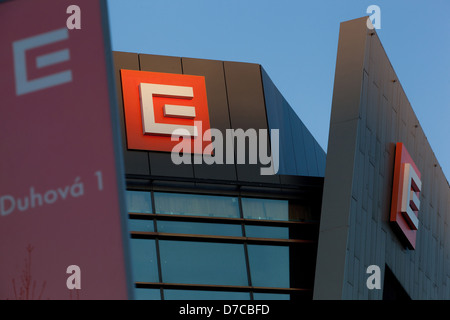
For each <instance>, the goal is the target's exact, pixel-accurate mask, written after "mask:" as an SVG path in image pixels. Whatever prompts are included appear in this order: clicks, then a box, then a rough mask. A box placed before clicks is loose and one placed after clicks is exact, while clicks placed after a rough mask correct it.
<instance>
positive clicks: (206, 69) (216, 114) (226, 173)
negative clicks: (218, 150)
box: [182, 58, 236, 180]
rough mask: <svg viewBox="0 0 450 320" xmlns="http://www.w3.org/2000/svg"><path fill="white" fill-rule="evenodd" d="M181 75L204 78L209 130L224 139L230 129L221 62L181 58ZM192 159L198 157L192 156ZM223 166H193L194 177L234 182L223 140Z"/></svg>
mask: <svg viewBox="0 0 450 320" xmlns="http://www.w3.org/2000/svg"><path fill="white" fill-rule="evenodd" d="M182 66H183V73H184V74H189V75H199V76H204V77H205V83H206V94H207V98H208V109H209V118H210V125H211V128H215V129H219V130H220V131H221V132H222V136H223V137H225V133H226V129H230V128H231V125H230V115H229V112H228V99H227V89H226V85H225V75H224V70H223V62H222V61H215V60H203V59H192V58H182ZM194 157H199V156H198V155H194ZM223 157H224V164H212V165H208V164H205V163H203V164H194V176H195V178H198V179H218V180H236V168H235V165H234V164H226V163H225V159H226V148H225V140H224V141H223Z"/></svg>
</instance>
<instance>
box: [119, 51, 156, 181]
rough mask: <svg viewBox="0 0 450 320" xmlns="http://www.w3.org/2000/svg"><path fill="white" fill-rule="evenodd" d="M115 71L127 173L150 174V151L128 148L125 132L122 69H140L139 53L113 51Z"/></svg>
mask: <svg viewBox="0 0 450 320" xmlns="http://www.w3.org/2000/svg"><path fill="white" fill-rule="evenodd" d="M113 59H114V72H115V78H116V84H117V90H116V91H117V101H118V106H119V117H120V118H119V120H120V124H121V132H122V143H123V150H124V152H123V155H124V164H125V174H137V175H149V174H150V166H149V162H148V152H146V151H136V150H128V149H127V145H126V144H127V137H126V133H125V118H124V109H123V97H122V83H121V76H120V69H128V70H139V58H138V55H137V53H130V52H118V51H115V52H113Z"/></svg>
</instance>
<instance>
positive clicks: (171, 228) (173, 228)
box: [158, 221, 242, 237]
mask: <svg viewBox="0 0 450 320" xmlns="http://www.w3.org/2000/svg"><path fill="white" fill-rule="evenodd" d="M158 232H167V233H183V234H201V235H213V236H230V237H242V227H241V225H237V224H221V223H203V222H180V221H158Z"/></svg>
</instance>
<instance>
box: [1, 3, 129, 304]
mask: <svg viewBox="0 0 450 320" xmlns="http://www.w3.org/2000/svg"><path fill="white" fill-rule="evenodd" d="M73 3H74V2H73V1H65V0H39V1H38V0H13V1H6V2H4V3H0V32H1V36H0V70H1V72H0V152H1V160H0V299H128V298H131V296H130V295H131V292H132V290H131V288H130V284H131V283H132V281H130V276H129V274H130V272H129V268H128V266H127V264H128V261H129V259H128V252H127V250H128V249H127V248H128V244H127V237H126V236H125V235H126V233H125V232H124V230H123V229H124V228H125V225H126V216H125V213H124V212H125V211H124V210H123V209H124V191H123V190H124V180H123V179H124V178H123V177H124V175H123V167H122V160H121V149H120V141H119V139H120V138H119V137H120V136H119V134H118V132H117V130H118V125H117V124H116V122H117V115H116V113H117V106H116V101H115V93H114V84H113V83H114V79H113V77H114V76H113V73H112V69H111V68H112V60H111V54H110V44H109V36H108V27H107V26H108V20H107V17H106V4H105V2H104V1H93V0H77V1H75V3H76V5H73Z"/></svg>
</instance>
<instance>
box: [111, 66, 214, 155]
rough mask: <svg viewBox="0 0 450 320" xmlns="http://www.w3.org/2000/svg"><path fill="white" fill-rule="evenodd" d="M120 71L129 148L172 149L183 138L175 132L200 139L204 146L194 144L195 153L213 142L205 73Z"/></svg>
mask: <svg viewBox="0 0 450 320" xmlns="http://www.w3.org/2000/svg"><path fill="white" fill-rule="evenodd" d="M120 71H121V76H122V91H123V103H124V112H125V125H126V132H127V145H128V149H137V150H149V151H150V150H152V151H167V152H171V151H172V149H173V147H174V146H175V145H177V144H178V141H179V139H177V138H176V137H173V136H178V138H180V136H183V138H184V139H189V138H190V139H191V141H192V144H193V145H194V142H195V141H196V140H198V142H197V143H201V144H202V147H201V148H191V150H193V152H194V153H195V152H201V150H204V149H205V148H204V147H205V146H206V145H207V144H210V142H211V137H210V134H209V129H210V123H209V112H208V102H207V98H206V86H205V78H204V77H202V76H192V75H184V74H171V73H160V72H148V71H136V70H124V69H122V70H120ZM198 124H200V125H198ZM177 129H182V130H177ZM175 130H177V131H176V132H178V134H173V133H174V131H175ZM205 131H207V132H206V133H205ZM179 132H182V133H181V134H179ZM200 141H201V142H200ZM197 150H200V151H197Z"/></svg>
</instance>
